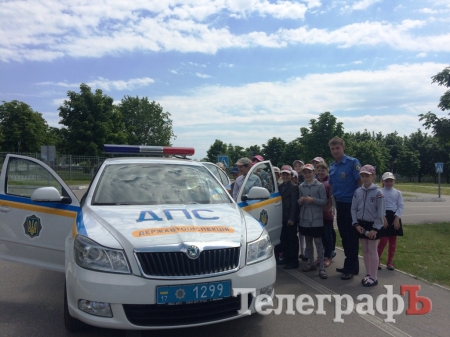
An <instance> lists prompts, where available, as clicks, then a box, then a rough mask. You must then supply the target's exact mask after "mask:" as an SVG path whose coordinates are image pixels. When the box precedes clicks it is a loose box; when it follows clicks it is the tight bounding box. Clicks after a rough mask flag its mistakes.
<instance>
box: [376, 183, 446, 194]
mask: <svg viewBox="0 0 450 337" xmlns="http://www.w3.org/2000/svg"><path fill="white" fill-rule="evenodd" d="M380 186H381V184H380ZM395 188H396V189H398V190H399V191H402V194H403V195H405V194H404V193H403V192H416V193H429V194H438V191H439V185H438V184H431V183H421V184H418V183H396V184H395ZM441 195H450V185H449V184H442V182H441Z"/></svg>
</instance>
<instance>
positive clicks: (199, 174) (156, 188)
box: [92, 163, 231, 205]
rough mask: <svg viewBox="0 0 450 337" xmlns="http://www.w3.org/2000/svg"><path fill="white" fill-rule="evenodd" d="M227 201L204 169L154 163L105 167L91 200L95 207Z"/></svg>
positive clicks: (220, 187) (226, 196)
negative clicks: (104, 205) (103, 205)
mask: <svg viewBox="0 0 450 337" xmlns="http://www.w3.org/2000/svg"><path fill="white" fill-rule="evenodd" d="M229 202H231V199H230V198H229V197H228V195H227V193H226V192H225V190H224V189H223V188H222V186H221V185H220V184H219V183H217V181H216V180H215V179H214V178H213V176H212V175H211V173H210V172H209V171H208V170H207V169H206V168H205V167H203V166H192V165H174V164H156V163H153V164H142V163H132V164H111V165H108V166H106V167H105V169H104V171H103V172H102V174H101V176H100V178H99V181H98V184H97V187H96V190H95V192H94V195H93V201H92V203H93V204H95V205H102V204H106V205H111V204H128V205H159V204H197V203H199V204H210V203H214V204H215V203H229Z"/></svg>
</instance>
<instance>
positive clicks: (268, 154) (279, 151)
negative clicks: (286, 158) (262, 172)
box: [262, 137, 286, 166]
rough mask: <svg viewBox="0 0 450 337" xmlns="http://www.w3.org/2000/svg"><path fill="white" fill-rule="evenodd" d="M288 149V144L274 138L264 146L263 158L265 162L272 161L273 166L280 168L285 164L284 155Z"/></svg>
mask: <svg viewBox="0 0 450 337" xmlns="http://www.w3.org/2000/svg"><path fill="white" fill-rule="evenodd" d="M285 148H286V142H285V141H284V140H283V139H281V138H277V137H273V138H271V139H269V140H268V141H267V144H263V146H262V156H263V157H264V159H265V160H270V161H271V163H272V165H275V166H279V165H282V164H284V163H283V153H284V149H285Z"/></svg>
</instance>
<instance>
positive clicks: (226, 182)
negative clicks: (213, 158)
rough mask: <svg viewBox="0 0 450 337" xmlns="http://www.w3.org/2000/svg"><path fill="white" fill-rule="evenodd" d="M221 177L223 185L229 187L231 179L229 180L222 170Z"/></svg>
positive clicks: (220, 171)
mask: <svg viewBox="0 0 450 337" xmlns="http://www.w3.org/2000/svg"><path fill="white" fill-rule="evenodd" d="M219 175H220V178H219V179H220V181H222V185H228V184H229V181H230V179H229V178H228V176H227V175H226V174H225V172H223V171H222V170H220V169H219Z"/></svg>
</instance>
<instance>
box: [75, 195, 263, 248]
mask: <svg viewBox="0 0 450 337" xmlns="http://www.w3.org/2000/svg"><path fill="white" fill-rule="evenodd" d="M84 210H85V212H84V214H83V230H84V231H85V233H84V234H85V235H87V236H88V237H90V238H91V239H93V240H94V241H96V242H98V243H100V244H102V245H105V246H108V247H112V248H115V246H116V244H114V241H116V240H117V242H118V244H120V246H122V247H123V248H150V247H158V246H160V247H167V246H171V245H173V246H179V245H180V244H186V245H189V244H196V245H200V246H203V248H207V247H230V246H234V247H237V246H240V245H244V244H245V242H248V241H253V240H256V239H257V238H258V237H259V236H260V235H261V232H262V226H261V224H260V223H259V222H258V221H257V220H255V219H254V218H253V217H251V216H249V215H248V213H246V212H244V211H242V210H241V209H240V208H239V206H238V205H237V204H234V203H229V204H206V205H199V204H192V205H157V206H89V208H88V209H86V208H85V209H84ZM113 238H115V239H116V240H114V239H113ZM117 248H119V247H117Z"/></svg>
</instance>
